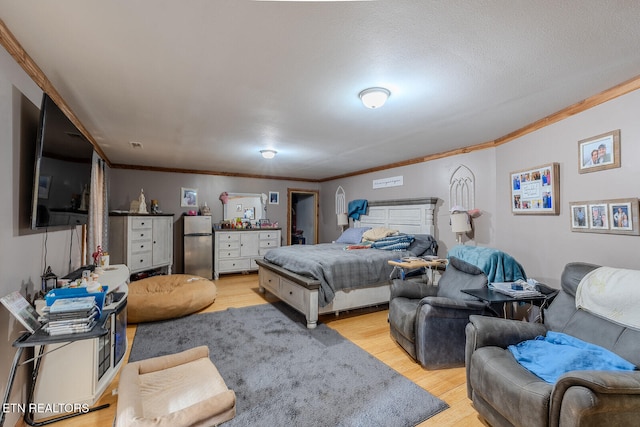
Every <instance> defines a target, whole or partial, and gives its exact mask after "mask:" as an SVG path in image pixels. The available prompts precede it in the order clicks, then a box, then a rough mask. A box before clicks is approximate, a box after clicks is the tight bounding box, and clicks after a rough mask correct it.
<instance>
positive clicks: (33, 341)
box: [0, 310, 115, 426]
mask: <svg viewBox="0 0 640 427" xmlns="http://www.w3.org/2000/svg"><path fill="white" fill-rule="evenodd" d="M114 311H115V310H104V311H103V312H102V314H101V315H100V319H99V320H98V321H97V322H96V324H95V326H94V327H93V329H92V330H91V331H89V332H82V333H77V334H68V335H57V336H51V335H49V334H48V333H47V332H45V331H44V330H43V328H40V329H38V330H37V331H35V332H34V333H29V332H27V333H25V334H22V335H21V336H20V337H19V338H18V339H17V340H15V341H14V342H13V346H14V347H17V348H18V350H17V351H16V354H15V356H14V358H13V364H12V365H11V370H10V373H9V380H8V382H7V388H6V390H5V395H4V400H3V407H4V404H6V403H8V401H9V395H10V394H11V388H12V387H13V381H14V379H15V376H16V369H17V367H18V366H19V364H20V358H21V357H22V352H23V351H24V349H25V348H28V347H40V349H39V350H38V354H37V356H35V358H34V359H35V360H34V366H33V371H32V373H31V387H30V388H29V394H28V396H27V402H26V403H25V407H26V408H27V409H28V410H27V411H26V412H25V414H24V420H25V422H26V423H27V424H29V425H31V426H40V425H45V424H49V423H52V422H56V421H60V420H63V419H67V418H71V417H74V416H77V415H82V414H83V413H84V412H75V413H72V414H67V415H63V416H60V417H57V418H53V419H50V420H47V421H43V422H41V423H35V422H34V421H33V410H32V405H31V404H32V403H33V395H34V391H35V385H36V379H37V378H38V373H39V371H40V361H41V360H42V356H43V355H44V350H45V348H46V346H47V345H51V344H59V343H69V344H70V343H72V342H75V341H81V340H87V339H94V338H100V337H102V336H104V335H107V334H108V333H109V330H108V329H107V328H106V327H105V323H106V322H107V320H109V319H110V316H111V314H112V313H113V312H114ZM54 351H55V350H54ZM27 362H30V360H28V361H27ZM25 363H26V362H25ZM108 406H109V405H108V404H106V405H101V406H97V407H94V408H90V409H89V411H95V410H98V409H103V408H106V407H108ZM4 417H5V413H4V411H2V413H1V414H0V426H2V425H3V424H4Z"/></svg>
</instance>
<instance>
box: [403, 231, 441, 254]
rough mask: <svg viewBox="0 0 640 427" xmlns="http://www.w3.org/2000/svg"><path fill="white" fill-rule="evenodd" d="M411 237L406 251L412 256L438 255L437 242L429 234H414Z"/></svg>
mask: <svg viewBox="0 0 640 427" xmlns="http://www.w3.org/2000/svg"><path fill="white" fill-rule="evenodd" d="M413 237H414V240H413V242H411V244H410V245H409V248H408V249H407V250H408V251H409V252H411V253H412V254H413V256H417V257H421V256H425V255H438V242H437V241H436V239H434V238H433V236H432V235H431V234H414V236H413Z"/></svg>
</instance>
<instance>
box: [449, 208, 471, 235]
mask: <svg viewBox="0 0 640 427" xmlns="http://www.w3.org/2000/svg"><path fill="white" fill-rule="evenodd" d="M451 231H453V232H454V233H467V232H469V231H471V219H470V218H469V215H468V214H467V213H466V212H456V213H452V214H451Z"/></svg>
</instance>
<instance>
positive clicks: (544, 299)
mask: <svg viewBox="0 0 640 427" xmlns="http://www.w3.org/2000/svg"><path fill="white" fill-rule="evenodd" d="M545 288H546V287H545ZM548 289H550V288H548ZM462 292H464V293H465V294H468V295H471V296H474V297H476V298H478V299H479V300H481V301H485V302H488V303H489V304H502V313H503V316H504V317H505V318H506V317H507V310H506V308H507V304H509V303H514V302H526V303H530V304H533V305H537V306H538V307H540V321H541V322H543V323H544V310H543V309H544V308H545V307H546V306H547V304H548V303H549V302H551V300H552V299H553V298H554V297H555V296H556V294H557V293H558V291H557V290H550V292H549V293H545V292H544V291H542V292H541V295H540V296H520V297H512V296H510V295H507V294H503V293H501V292H496V291H494V290H492V289H489V288H488V287H485V288H478V289H462Z"/></svg>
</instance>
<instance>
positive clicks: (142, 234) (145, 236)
mask: <svg viewBox="0 0 640 427" xmlns="http://www.w3.org/2000/svg"><path fill="white" fill-rule="evenodd" d="M129 234H130V238H131V240H149V241H151V237H152V236H153V230H152V229H151V228H143V229H136V230H131V232H130V233H129Z"/></svg>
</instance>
